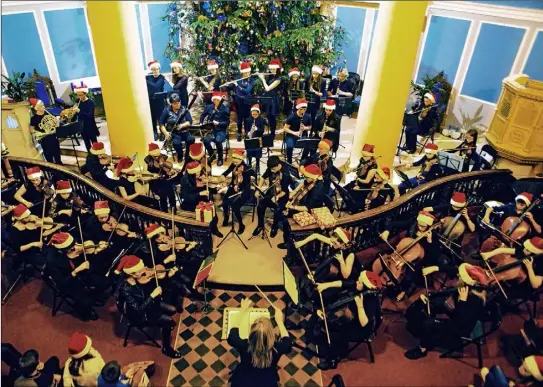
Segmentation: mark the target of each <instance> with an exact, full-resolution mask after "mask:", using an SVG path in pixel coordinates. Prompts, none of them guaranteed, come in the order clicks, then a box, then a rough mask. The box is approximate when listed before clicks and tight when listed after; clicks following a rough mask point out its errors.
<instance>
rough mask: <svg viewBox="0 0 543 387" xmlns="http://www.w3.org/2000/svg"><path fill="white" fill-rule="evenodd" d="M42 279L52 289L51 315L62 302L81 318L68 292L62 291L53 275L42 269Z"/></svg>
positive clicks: (53, 314) (54, 313)
mask: <svg viewBox="0 0 543 387" xmlns="http://www.w3.org/2000/svg"><path fill="white" fill-rule="evenodd" d="M42 280H43V282H44V283H45V285H47V287H49V288H50V289H51V290H52V291H53V308H52V309H51V316H53V317H54V316H56V315H57V312H58V311H59V310H60V308H62V306H63V305H64V304H66V305H68V306H69V307H70V309H71V310H72V311H73V312H74V313H75V314H77V315H78V316H79V317H80V318H81V319H83V316H82V315H81V313H79V311H78V310H77V308H76V307H75V301H74V300H73V299H72V298H71V297H70V295H69V294H68V293H65V292H62V291H61V290H60V289H59V287H58V285H57V283H56V282H55V280H54V279H53V277H51V275H50V274H48V273H47V270H45V271H44V273H43V275H42Z"/></svg>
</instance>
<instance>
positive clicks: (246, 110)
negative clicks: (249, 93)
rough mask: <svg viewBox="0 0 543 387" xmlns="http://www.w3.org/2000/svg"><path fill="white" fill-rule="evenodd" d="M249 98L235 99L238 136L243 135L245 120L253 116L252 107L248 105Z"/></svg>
mask: <svg viewBox="0 0 543 387" xmlns="http://www.w3.org/2000/svg"><path fill="white" fill-rule="evenodd" d="M246 101H248V98H237V97H235V98H234V105H235V106H236V117H237V124H238V134H241V129H242V128H243V125H245V120H246V119H247V118H249V116H250V115H251V106H250V105H249V104H248V103H246ZM247 129H248V128H245V133H246V134H247V132H248V130H247Z"/></svg>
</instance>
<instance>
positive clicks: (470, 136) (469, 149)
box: [445, 129, 481, 172]
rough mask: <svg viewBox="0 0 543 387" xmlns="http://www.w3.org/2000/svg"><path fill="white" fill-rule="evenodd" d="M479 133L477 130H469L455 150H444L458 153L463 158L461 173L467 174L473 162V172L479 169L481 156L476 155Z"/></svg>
mask: <svg viewBox="0 0 543 387" xmlns="http://www.w3.org/2000/svg"><path fill="white" fill-rule="evenodd" d="M478 136H479V132H478V131H477V129H470V130H468V131H467V132H466V138H465V139H464V141H462V142H461V143H460V145H458V146H457V147H456V148H453V149H451V150H445V152H449V153H458V154H459V155H460V156H462V157H464V164H463V166H462V172H469V167H470V164H471V163H472V162H473V168H472V170H473V171H479V170H480V169H481V156H479V154H478V153H477V138H478Z"/></svg>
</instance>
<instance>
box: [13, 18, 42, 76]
mask: <svg viewBox="0 0 543 387" xmlns="http://www.w3.org/2000/svg"><path fill="white" fill-rule="evenodd" d="M2 58H4V62H5V64H6V68H7V69H8V72H9V76H11V74H12V72H13V71H16V72H19V73H22V72H26V73H27V74H32V73H33V71H34V69H36V70H37V71H38V73H40V74H41V75H45V76H49V71H48V70H47V63H46V62H45V55H44V54H43V49H42V47H41V42H40V36H39V34H38V28H37V27H36V20H35V19H34V14H32V13H17V14H13V15H2Z"/></svg>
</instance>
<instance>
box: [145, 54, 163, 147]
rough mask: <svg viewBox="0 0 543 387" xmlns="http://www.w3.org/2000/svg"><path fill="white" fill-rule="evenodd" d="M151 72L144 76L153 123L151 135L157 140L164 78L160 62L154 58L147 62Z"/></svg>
mask: <svg viewBox="0 0 543 387" xmlns="http://www.w3.org/2000/svg"><path fill="white" fill-rule="evenodd" d="M147 67H148V68H149V70H150V71H151V74H148V75H146V76H145V81H146V83H147V95H148V96H149V106H150V107H151V122H152V123H153V136H154V138H155V141H156V140H158V137H159V133H160V132H159V130H158V129H157V123H158V119H159V118H160V114H161V113H162V110H163V109H164V85H165V84H166V78H164V75H162V74H161V73H160V62H159V61H158V60H156V59H154V60H152V61H151V62H149V63H147Z"/></svg>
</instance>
